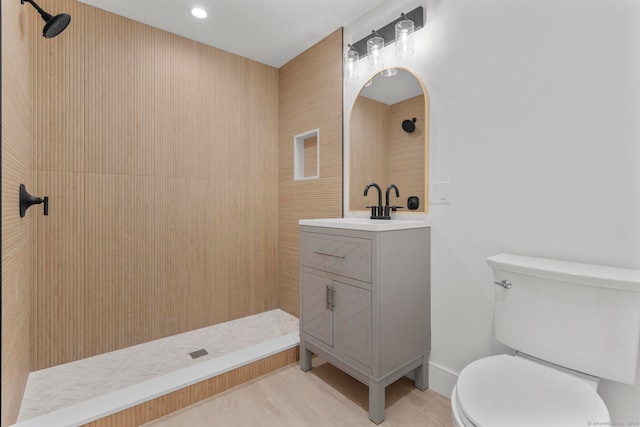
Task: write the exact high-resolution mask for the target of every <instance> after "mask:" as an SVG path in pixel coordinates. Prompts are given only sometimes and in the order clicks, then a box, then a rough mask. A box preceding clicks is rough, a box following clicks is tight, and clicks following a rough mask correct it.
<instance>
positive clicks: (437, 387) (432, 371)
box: [429, 362, 459, 399]
mask: <svg viewBox="0 0 640 427" xmlns="http://www.w3.org/2000/svg"><path fill="white" fill-rule="evenodd" d="M458 375H459V374H458V373H457V372H454V371H452V370H451V369H449V368H445V367H444V366H441V365H438V364H437V363H433V362H429V388H430V389H431V390H433V391H435V392H436V393H438V394H441V395H443V396H444V397H446V398H447V399H450V398H451V392H452V391H453V387H454V386H455V385H456V381H457V380H458Z"/></svg>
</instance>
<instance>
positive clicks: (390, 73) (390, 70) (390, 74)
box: [380, 68, 398, 77]
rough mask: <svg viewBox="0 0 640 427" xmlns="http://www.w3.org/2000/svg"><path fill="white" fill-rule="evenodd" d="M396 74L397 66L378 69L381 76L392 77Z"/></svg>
mask: <svg viewBox="0 0 640 427" xmlns="http://www.w3.org/2000/svg"><path fill="white" fill-rule="evenodd" d="M396 74H398V69H397V68H386V69H384V70H382V71H380V75H381V76H382V77H393V76H395V75H396Z"/></svg>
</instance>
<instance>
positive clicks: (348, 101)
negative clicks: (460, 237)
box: [342, 47, 431, 220]
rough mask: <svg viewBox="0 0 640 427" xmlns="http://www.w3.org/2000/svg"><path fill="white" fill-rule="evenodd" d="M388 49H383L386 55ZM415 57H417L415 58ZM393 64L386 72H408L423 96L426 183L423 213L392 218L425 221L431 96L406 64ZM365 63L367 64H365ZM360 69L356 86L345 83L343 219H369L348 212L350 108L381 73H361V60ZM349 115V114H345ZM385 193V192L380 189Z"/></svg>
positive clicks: (361, 212) (359, 212)
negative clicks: (395, 70) (391, 69)
mask: <svg viewBox="0 0 640 427" xmlns="http://www.w3.org/2000/svg"><path fill="white" fill-rule="evenodd" d="M387 49H388V47H387V48H385V51H386V50H387ZM385 53H386V54H387V58H388V57H389V52H385ZM414 56H416V55H414ZM394 59H396V60H395V61H390V62H391V63H389V64H386V65H385V69H386V68H398V69H402V70H404V71H407V72H408V73H410V74H411V75H413V77H414V78H415V79H416V80H417V81H418V83H419V84H420V86H421V87H422V92H423V94H424V97H425V128H426V131H425V135H424V138H425V141H424V144H425V147H424V148H425V149H424V155H425V159H424V165H425V171H424V180H425V183H424V184H425V186H424V190H425V194H424V200H421V201H420V204H421V205H422V206H424V208H423V209H421V210H418V211H415V212H407V211H406V210H405V211H404V212H400V211H398V212H396V213H394V215H393V216H394V217H395V218H398V219H414V220H415V219H427V215H428V214H429V207H430V206H429V175H430V173H429V172H430V170H431V168H430V167H429V166H430V165H429V139H430V134H431V126H430V115H431V111H430V108H429V107H430V96H429V92H428V91H427V88H426V86H425V84H424V82H423V81H422V79H421V78H420V75H419V74H418V73H416V72H414V71H412V69H411V68H409V67H408V66H406V65H405V64H397V63H398V62H400V61H401V60H400V59H397V58H395V56H394ZM365 62H366V61H365ZM359 65H360V78H359V79H358V80H357V81H355V82H348V81H346V80H345V81H344V86H343V88H344V119H343V132H344V144H343V194H342V203H343V207H342V210H343V216H344V217H345V218H347V217H361V218H368V217H369V215H370V212H369V211H366V210H351V207H350V206H349V204H350V183H351V114H352V113H353V108H354V106H355V102H356V100H357V98H358V96H359V95H360V93H361V92H362V90H363V89H364V85H365V83H366V82H368V81H369V80H370V79H372V78H373V77H374V76H376V75H377V74H378V73H379V72H380V71H382V70H377V71H369V70H364V69H365V68H366V66H365V65H363V60H360V61H359ZM347 113H348V114H347ZM383 190H384V189H383Z"/></svg>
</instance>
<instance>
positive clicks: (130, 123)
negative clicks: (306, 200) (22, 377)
mask: <svg viewBox="0 0 640 427" xmlns="http://www.w3.org/2000/svg"><path fill="white" fill-rule="evenodd" d="M56 7H58V8H59V9H60V10H65V11H69V12H70V13H71V15H72V17H73V19H72V23H71V25H70V27H69V29H68V30H66V31H65V33H64V34H63V35H61V37H58V38H56V39H53V40H52V41H49V42H48V43H47V44H44V42H43V41H40V40H39V41H38V42H36V43H34V49H35V51H34V67H33V69H34V76H33V84H34V88H33V89H34V93H35V94H38V95H34V97H33V101H34V104H37V106H36V107H34V115H35V121H34V133H35V134H36V135H37V137H36V147H35V148H34V150H33V152H34V157H35V161H34V166H33V167H34V170H35V172H36V173H37V174H39V176H40V178H39V183H40V184H39V185H40V188H42V189H43V191H52V194H53V195H55V198H54V197H51V206H52V210H51V215H50V216H49V218H48V219H49V220H50V221H49V222H48V223H47V222H46V221H45V220H42V219H39V221H41V223H40V222H39V225H38V227H39V228H37V229H36V230H37V236H36V237H35V238H34V240H33V242H34V246H36V247H38V248H39V249H37V250H35V249H34V253H35V254H36V255H37V257H38V261H37V263H36V264H35V267H34V274H35V282H36V283H35V285H34V286H35V294H34V296H33V299H32V300H33V307H34V310H35V311H36V313H34V316H35V318H36V321H35V322H34V326H33V328H32V329H33V333H34V336H33V340H32V342H33V345H34V349H35V351H34V358H33V361H32V368H33V369H42V368H46V367H50V366H54V365H56V364H59V363H64V362H69V361H72V360H76V359H80V358H83V357H89V356H93V355H96V354H100V353H103V352H106V351H111V350H116V349H119V348H123V347H127V346H131V345H135V344H140V343H143V342H146V341H149V340H154V339H158V338H162V337H166V336H169V335H172V334H176V333H181V332H185V331H188V330H191V329H195V328H201V327H205V326H209V325H212V324H215V323H219V322H224V321H227V320H230V319H234V318H238V317H241V316H246V315H249V314H254V313H258V312H261V311H265V310H269V309H273V308H275V307H277V305H278V300H279V295H278V283H277V280H276V277H277V238H278V237H277V233H278V228H277V227H278V184H277V183H278V175H277V171H278V163H277V161H278V157H277V156H278V139H277V138H278V121H277V114H278V70H277V69H275V68H272V67H269V66H266V65H264V64H259V63H256V62H253V61H250V60H248V59H246V58H241V57H238V56H235V55H232V54H230V53H227V52H224V51H221V50H218V49H215V48H211V47H208V46H205V45H203V44H200V43H197V42H194V41H191V40H187V39H184V38H181V37H179V36H176V35H174V34H170V33H167V32H164V31H161V30H158V29H155V28H152V27H149V26H146V25H143V24H141V23H138V22H134V21H131V20H128V19H125V18H123V17H120V16H117V15H114V14H111V13H108V12H106V11H103V10H101V9H98V8H94V7H91V6H88V5H86V4H84V3H81V2H76V1H74V0H61V1H60V2H58V4H57V6H56ZM45 171H50V172H54V171H55V172H61V173H63V174H62V175H61V174H49V175H47V174H42V173H41V172H45ZM64 173H71V175H64ZM50 179H51V180H53V181H51V183H50V182H49V180H50ZM65 180H67V181H69V180H71V181H69V182H68V183H67V181H65ZM49 187H51V188H52V189H51V190H49ZM54 216H55V218H53V219H52V217H54ZM51 224H53V227H52V226H51ZM48 226H49V228H47V227H48ZM52 233H53V234H52ZM52 236H60V239H59V240H55V239H53V240H51V239H52ZM47 239H49V240H47ZM49 274H51V275H52V277H53V282H52V284H51V286H52V287H48V285H49V283H48V280H49V279H48V278H47V276H48V275H49ZM60 307H61V308H64V309H65V310H67V312H68V313H70V314H68V315H67V314H65V315H62V314H56V313H58V310H59V308H60ZM64 316H71V317H69V318H68V319H67V317H64ZM65 319H66V320H65ZM69 319H73V322H70V320H69ZM48 322H49V323H48ZM56 328H57V329H56Z"/></svg>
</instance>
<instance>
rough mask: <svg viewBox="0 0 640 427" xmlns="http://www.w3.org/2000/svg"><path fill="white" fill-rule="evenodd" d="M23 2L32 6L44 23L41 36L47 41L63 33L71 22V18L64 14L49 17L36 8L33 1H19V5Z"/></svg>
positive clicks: (38, 7) (39, 8)
mask: <svg viewBox="0 0 640 427" xmlns="http://www.w3.org/2000/svg"><path fill="white" fill-rule="evenodd" d="M24 2H27V3H30V4H31V6H33V7H34V8H35V9H36V10H37V11H38V13H39V14H40V16H42V19H43V20H44V22H46V24H45V25H44V29H43V30H42V36H43V37H45V38H47V39H50V38H52V37H55V36H57V35H58V34H60V33H61V32H63V31H64V29H65V28H67V25H69V23H70V22H71V16H69V15H68V14H66V13H61V14H59V15H56V16H51V15H50V14H48V13H47V12H45V11H44V10H42V8H41V7H40V6H38V5H37V4H36V3H35V2H34V1H33V0H20V3H21V4H24Z"/></svg>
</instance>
